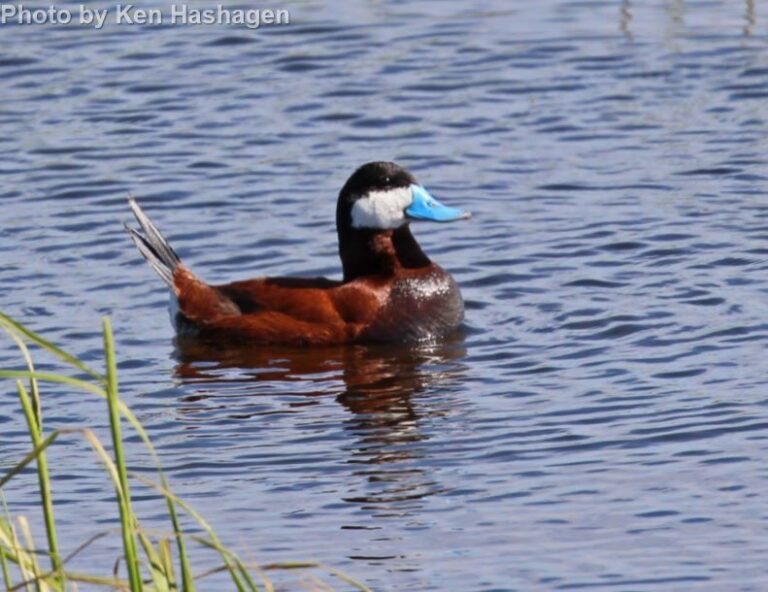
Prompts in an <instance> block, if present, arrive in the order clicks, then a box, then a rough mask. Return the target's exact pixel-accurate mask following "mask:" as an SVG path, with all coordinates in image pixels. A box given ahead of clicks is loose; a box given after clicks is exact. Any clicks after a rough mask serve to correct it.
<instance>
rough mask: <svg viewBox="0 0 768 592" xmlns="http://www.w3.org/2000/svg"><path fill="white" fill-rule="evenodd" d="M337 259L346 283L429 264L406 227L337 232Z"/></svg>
mask: <svg viewBox="0 0 768 592" xmlns="http://www.w3.org/2000/svg"><path fill="white" fill-rule="evenodd" d="M339 256H340V257H341V264H342V267H343V268H344V281H345V282H349V281H352V280H354V279H355V278H358V277H360V276H366V275H380V276H381V275H383V276H387V275H393V274H395V273H396V272H397V271H398V270H399V269H415V268H419V267H426V266H427V265H429V264H430V263H431V261H430V260H429V257H427V256H426V255H425V254H424V251H422V250H421V247H420V246H419V243H417V242H416V239H415V238H413V235H412V234H411V230H410V228H409V227H408V225H407V224H405V225H403V226H401V227H400V228H396V229H394V230H369V229H357V228H348V229H345V230H343V231H339Z"/></svg>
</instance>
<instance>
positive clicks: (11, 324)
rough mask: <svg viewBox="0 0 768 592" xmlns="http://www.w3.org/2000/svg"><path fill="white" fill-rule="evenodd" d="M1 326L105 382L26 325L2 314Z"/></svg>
mask: <svg viewBox="0 0 768 592" xmlns="http://www.w3.org/2000/svg"><path fill="white" fill-rule="evenodd" d="M0 324H2V325H4V326H5V327H7V328H9V329H11V330H13V331H15V332H17V333H19V334H21V335H23V336H25V337H26V338H27V339H29V340H30V341H32V342H33V343H36V344H37V345H39V346H40V347H42V348H43V349H44V350H46V351H48V352H50V353H52V354H53V355H55V356H56V357H58V358H60V359H62V360H64V361H65V362H67V363H68V364H70V365H71V366H74V367H75V368H77V369H78V370H80V371H81V372H84V373H85V374H89V375H90V376H92V377H93V378H95V379H97V380H99V381H100V382H104V376H102V375H101V374H100V373H99V372H96V371H95V370H93V369H92V368H90V367H89V366H88V365H87V364H85V363H84V362H82V361H80V360H79V359H77V357H75V356H73V355H72V354H69V353H67V352H65V351H64V350H63V349H61V348H60V347H58V346H56V345H54V344H52V343H51V342H50V341H48V340H47V339H44V338H43V337H41V336H40V335H38V334H37V333H35V332H34V331H32V330H30V329H27V328H26V327H25V326H24V325H22V324H21V323H19V322H17V321H14V320H13V319H12V318H11V317H9V316H8V315H5V314H3V313H1V312H0Z"/></svg>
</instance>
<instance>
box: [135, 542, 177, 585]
mask: <svg viewBox="0 0 768 592" xmlns="http://www.w3.org/2000/svg"><path fill="white" fill-rule="evenodd" d="M137 536H138V537H139V542H140V543H141V546H142V547H143V548H144V554H145V555H146V556H147V559H148V560H149V574H150V576H151V577H152V582H153V583H154V585H155V587H154V588H153V591H152V592H170V587H169V585H168V575H167V574H166V573H165V567H164V566H163V561H162V559H161V557H160V553H158V552H157V550H155V548H154V547H153V546H152V541H150V540H149V537H148V536H147V535H146V534H144V533H143V532H142V531H139V532H138V533H137Z"/></svg>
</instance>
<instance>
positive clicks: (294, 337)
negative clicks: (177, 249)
mask: <svg viewBox="0 0 768 592" xmlns="http://www.w3.org/2000/svg"><path fill="white" fill-rule="evenodd" d="M193 278H194V276H193ZM222 299H223V301H224V302H230V303H232V304H233V305H235V306H236V307H237V310H238V311H239V313H237V314H228V311H227V310H226V307H225V308H224V309H222V308H221V302H222ZM179 303H180V311H181V312H182V314H185V315H187V316H189V317H190V318H191V320H193V321H194V323H195V325H196V326H197V328H198V329H199V333H200V334H201V335H202V336H209V337H213V338H215V339H217V340H221V339H223V340H230V341H240V342H255V343H293V344H313V345H321V344H339V343H349V342H351V341H355V340H356V339H357V337H358V336H359V335H360V334H361V333H362V332H363V330H364V329H365V325H366V323H369V322H371V320H372V319H373V318H374V316H375V313H376V311H377V310H378V308H379V307H380V297H379V295H377V294H376V293H374V291H372V290H371V289H370V288H368V287H366V286H364V285H362V284H352V285H350V284H342V283H341V282H336V281H332V280H327V279H324V278H319V279H305V278H259V279H254V280H247V281H242V282H233V283H231V284H225V285H220V286H206V285H205V284H203V283H202V282H199V280H198V281H197V282H196V281H194V279H192V280H191V281H189V282H186V283H184V285H183V287H182V290H181V291H180V292H179ZM203 303H205V308H204V307H203V306H201V305H202V304H203ZM193 308H194V313H193V314H190V312H191V309H193Z"/></svg>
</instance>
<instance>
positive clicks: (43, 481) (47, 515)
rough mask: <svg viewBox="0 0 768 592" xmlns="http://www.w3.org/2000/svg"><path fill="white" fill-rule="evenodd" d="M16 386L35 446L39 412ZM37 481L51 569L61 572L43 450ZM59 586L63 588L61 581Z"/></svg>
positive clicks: (39, 439)
mask: <svg viewBox="0 0 768 592" xmlns="http://www.w3.org/2000/svg"><path fill="white" fill-rule="evenodd" d="M16 387H17V389H18V391H19V399H20V400H21V407H22V409H23V410H24V416H25V417H26V419H27V427H28V429H29V434H30V436H31V438H32V445H33V446H34V447H37V446H39V445H40V444H41V443H42V441H43V439H42V434H41V433H40V421H39V420H40V416H39V414H38V415H37V416H36V415H35V412H34V410H33V408H32V401H31V400H30V398H29V394H27V391H26V389H25V388H24V384H23V383H22V382H21V381H18V382H17V383H16ZM37 483H38V488H39V490H40V501H41V503H42V504H43V520H44V521H45V533H46V536H47V538H48V553H49V554H50V556H51V569H52V570H53V571H54V572H61V568H62V565H61V555H59V543H58V540H57V538H56V520H55V518H54V515H53V497H52V494H51V479H50V475H49V473H48V461H47V459H46V456H45V451H44V450H41V451H40V454H39V455H38V457H37ZM61 588H62V589H63V588H64V585H63V581H62V585H61Z"/></svg>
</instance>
